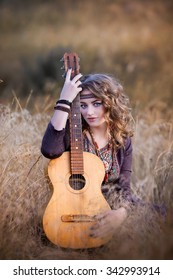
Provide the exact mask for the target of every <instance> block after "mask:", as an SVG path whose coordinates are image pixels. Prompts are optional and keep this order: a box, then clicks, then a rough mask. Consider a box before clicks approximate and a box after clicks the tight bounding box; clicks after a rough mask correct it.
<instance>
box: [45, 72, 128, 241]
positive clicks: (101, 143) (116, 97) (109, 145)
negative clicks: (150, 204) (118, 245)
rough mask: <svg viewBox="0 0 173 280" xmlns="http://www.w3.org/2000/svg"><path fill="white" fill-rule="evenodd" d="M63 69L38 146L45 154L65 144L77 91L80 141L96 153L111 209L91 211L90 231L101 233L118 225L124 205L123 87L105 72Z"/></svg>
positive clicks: (64, 148)
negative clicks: (94, 216) (85, 73)
mask: <svg viewBox="0 0 173 280" xmlns="http://www.w3.org/2000/svg"><path fill="white" fill-rule="evenodd" d="M71 71H72V70H71V69H69V70H68V72H67V75H66V79H65V83H64V86H63V88H62V91H61V94H60V98H59V100H58V101H57V105H56V106H55V111H54V114H53V116H52V118H51V121H50V123H49V124H48V127H47V130H46V132H45V135H44V137H43V141H42V146H41V152H42V154H43V155H44V156H45V157H47V158H50V159H53V158H57V157H59V156H61V155H62V153H63V152H64V151H67V150H69V149H70V140H69V121H68V114H69V112H70V105H71V102H73V100H74V99H75V97H76V96H77V95H78V94H80V100H81V108H80V110H81V115H82V123H83V147H84V150H85V151H87V152H91V153H93V154H96V155H97V156H98V157H99V158H100V159H101V160H102V162H103V164H104V166H105V178H104V180H103V183H102V193H103V195H104V196H105V198H106V199H107V201H108V203H109V204H110V206H111V210H110V211H107V212H106V213H102V214H100V215H98V216H97V221H98V222H97V223H96V225H95V226H94V227H93V228H91V230H90V235H91V236H93V237H103V236H104V235H106V234H108V233H111V232H114V231H115V230H116V229H118V228H120V225H121V224H122V223H123V221H124V220H125V219H126V217H127V211H128V209H129V206H130V202H132V199H131V192H130V177H131V166H132V144H131V136H132V135H133V130H132V116H131V111H130V108H129V107H128V98H127V97H126V95H125V94H124V92H123V87H122V86H121V85H120V84H119V83H118V82H117V81H116V80H115V79H114V78H113V77H111V76H110V75H106V74H90V75H88V76H86V77H84V78H83V79H81V78H82V75H81V74H80V73H79V74H78V75H76V76H75V77H74V78H73V79H72V80H71Z"/></svg>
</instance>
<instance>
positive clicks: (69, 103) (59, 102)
mask: <svg viewBox="0 0 173 280" xmlns="http://www.w3.org/2000/svg"><path fill="white" fill-rule="evenodd" d="M71 103H72V102H71V101H69V100H65V99H60V100H58V101H57V102H56V104H65V105H68V106H71Z"/></svg>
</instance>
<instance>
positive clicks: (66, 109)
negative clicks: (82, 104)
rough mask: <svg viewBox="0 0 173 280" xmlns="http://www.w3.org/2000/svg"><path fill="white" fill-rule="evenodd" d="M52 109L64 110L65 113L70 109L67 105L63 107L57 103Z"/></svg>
mask: <svg viewBox="0 0 173 280" xmlns="http://www.w3.org/2000/svg"><path fill="white" fill-rule="evenodd" d="M54 109H55V110H59V111H64V112H66V113H68V114H69V113H70V109H69V108H67V107H63V106H59V105H57V106H55V107H54Z"/></svg>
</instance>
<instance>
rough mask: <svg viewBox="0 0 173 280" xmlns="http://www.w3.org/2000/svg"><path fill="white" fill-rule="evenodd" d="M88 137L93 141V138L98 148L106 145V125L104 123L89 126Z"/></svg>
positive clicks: (107, 137)
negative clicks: (97, 125) (102, 124)
mask: <svg viewBox="0 0 173 280" xmlns="http://www.w3.org/2000/svg"><path fill="white" fill-rule="evenodd" d="M89 133H90V135H89V138H90V140H91V141H92V142H93V139H94V140H95V142H96V143H97V145H98V148H99V149H101V148H103V147H105V146H106V144H108V142H109V134H108V131H107V126H106V125H104V126H102V127H100V126H99V127H92V128H91V127H90V128H89ZM92 138H93V139H92Z"/></svg>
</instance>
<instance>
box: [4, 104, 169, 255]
mask: <svg viewBox="0 0 173 280" xmlns="http://www.w3.org/2000/svg"><path fill="white" fill-rule="evenodd" d="M37 110H39V106H38V108H37ZM50 116H51V112H50V111H49V110H48V111H47V112H41V111H40V112H36V113H32V114H31V113H30V111H29V110H28V109H27V108H22V106H21V104H20V103H19V102H18V103H17V100H14V103H12V104H9V106H2V105H1V107H0V122H1V132H0V150H1V158H0V201H1V202H0V207H1V209H0V213H1V214H0V215H1V217H0V220H1V223H0V244H1V248H0V256H1V259H79V258H80V259H81V258H82V259H171V258H172V257H173V251H172V246H173V240H172V239H173V224H172V210H173V202H172V201H173V199H172V198H173V175H172V174H173V172H172V171H173V147H172V119H171V117H172V111H171V110H167V109H166V105H165V104H161V103H158V104H155V106H154V107H153V106H152V104H151V105H150V106H148V108H145V109H144V110H143V112H141V111H140V112H138V109H137V108H136V109H135V121H136V132H135V136H134V138H133V147H134V154H133V173H132V184H131V186H132V190H133V193H134V195H135V196H136V197H138V198H140V199H142V200H143V201H144V202H145V205H144V206H140V207H138V208H135V209H133V211H132V212H131V214H130V215H129V217H128V219H127V221H126V222H125V223H124V225H123V226H122V228H121V230H119V231H118V232H115V234H114V236H113V239H112V240H111V242H110V243H108V244H107V245H105V246H104V247H102V248H97V249H95V250H90V251H88V250H81V251H73V250H67V249H66V250H64V249H60V248H58V247H57V246H54V245H53V244H51V243H50V242H49V241H48V240H47V238H46V237H45V235H44V232H43V228H42V216H43V213H44V211H45V208H46V205H47V203H48V201H49V199H50V197H51V183H50V180H49V177H48V175H47V164H48V161H49V160H48V159H45V158H44V157H43V156H42V155H41V153H40V145H41V140H42V136H43V133H44V130H45V129H46V126H47V123H48V121H49V120H50ZM153 203H155V204H158V205H161V204H165V205H166V207H167V216H166V218H165V219H163V218H162V217H160V215H158V214H157V213H155V212H154V211H151V207H150V205H151V204H153Z"/></svg>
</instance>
